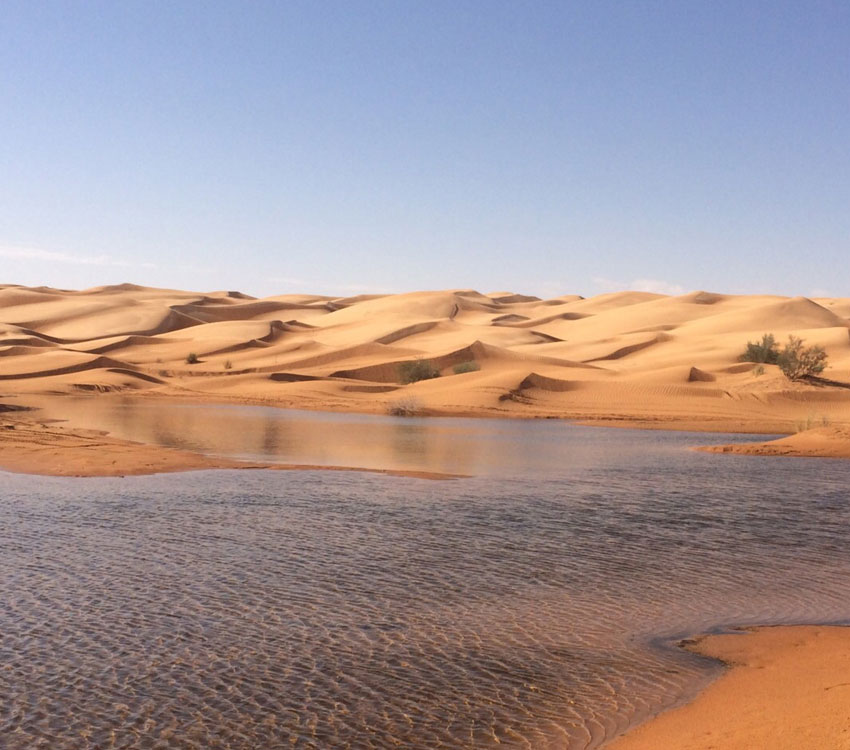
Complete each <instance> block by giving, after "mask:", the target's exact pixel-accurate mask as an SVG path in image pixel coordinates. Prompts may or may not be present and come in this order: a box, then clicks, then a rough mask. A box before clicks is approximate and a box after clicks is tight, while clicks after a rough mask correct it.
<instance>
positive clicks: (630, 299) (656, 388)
mask: <svg viewBox="0 0 850 750" xmlns="http://www.w3.org/2000/svg"><path fill="white" fill-rule="evenodd" d="M765 332H771V333H774V334H775V336H776V338H777V340H778V341H780V342H782V341H784V340H785V339H786V337H787V336H788V334H791V333H793V334H795V335H797V336H800V337H802V338H803V339H805V341H806V343H807V344H819V345H821V346H823V347H824V348H825V349H826V350H827V352H828V353H829V363H830V366H829V368H828V369H827V370H826V371H825V372H824V373H823V376H824V379H823V380H821V381H819V382H816V383H792V382H790V381H788V380H787V379H786V378H785V377H784V376H783V375H782V374H781V373H780V372H779V370H778V369H777V367H776V366H774V365H766V366H764V367H763V368H762V369H758V368H756V366H754V365H752V364H750V363H742V362H739V361H738V356H739V355H740V353H741V351H742V350H743V349H744V347H745V345H746V343H747V341H749V340H755V339H758V338H759V337H760V336H761V335H762V334H763V333H765ZM190 354H195V355H196V356H197V358H198V360H199V361H198V362H197V363H196V364H187V357H188V356H189V355H190ZM417 358H424V359H428V360H430V361H431V362H433V364H434V365H435V366H436V367H437V368H438V369H439V371H440V374H441V377H439V378H436V379H433V380H426V381H420V382H418V383H413V384H410V385H403V384H402V383H400V382H399V365H400V364H401V363H404V362H409V361H412V360H416V359H417ZM470 363H471V364H470ZM458 365H466V366H467V367H471V368H477V369H473V370H472V371H470V372H463V373H461V374H455V373H454V367H455V366H458ZM81 392H89V393H100V394H110V393H133V394H137V395H140V396H156V397H166V396H167V397H180V398H182V399H184V400H215V401H221V402H242V403H246V402H251V403H263V404H270V405H278V406H283V407H296V408H305V409H322V410H346V411H362V412H374V413H384V412H386V411H387V410H388V409H390V408H391V407H392V406H393V404H396V403H398V402H399V401H403V402H409V403H410V404H412V405H413V407H414V408H415V409H416V411H418V412H419V413H422V414H443V415H453V414H454V415H481V416H507V417H562V418H569V419H579V420H584V421H590V422H592V423H599V424H627V425H632V426H634V425H639V426H657V427H667V428H674V429H696V430H714V431H747V432H761V433H773V434H778V433H792V432H796V431H798V430H799V425H800V424H806V423H808V424H816V425H820V424H821V423H823V422H828V423H829V424H830V425H836V426H848V425H850V299H807V298H804V297H796V298H787V297H778V296H768V295H760V296H752V295H751V296H740V295H738V296H736V295H726V294H713V293H708V292H693V293H690V294H685V295H681V296H675V297H671V296H665V295H661V294H651V293H648V292H621V293H614V294H603V295H599V296H596V297H592V298H589V299H583V298H582V297H579V296H576V295H565V296H562V297H556V298H554V299H547V300H541V299H538V298H537V297H530V296H523V295H520V294H511V293H507V292H497V293H490V294H480V293H478V292H475V291H463V290H461V291H457V290H455V291H438V292H414V293H409V294H395V295H384V296H381V295H363V296H358V297H342V298H338V297H328V296H317V295H283V296H277V297H268V298H265V299H254V298H252V297H249V296H247V295H244V294H241V293H239V292H210V293H198V292H185V291H176V290H167V289H151V288H145V287H138V286H134V285H131V284H122V285H118V286H108V287H98V288H94V289H88V290H84V291H65V290H58V289H50V288H44V287H38V288H25V287H21V286H14V285H7V286H0V402H3V403H18V404H22V403H25V402H26V397H27V395H29V394H39V395H44V394H51V395H56V396H61V395H64V394H74V393H77V394H79V393H81ZM10 399H12V400H11V401H10Z"/></svg>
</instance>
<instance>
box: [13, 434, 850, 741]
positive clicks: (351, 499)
mask: <svg viewBox="0 0 850 750" xmlns="http://www.w3.org/2000/svg"><path fill="white" fill-rule="evenodd" d="M506 429H510V428H506ZM516 429H517V430H518V432H517V433H516V440H517V443H518V447H517V450H519V451H521V450H523V448H522V447H520V446H519V443H520V442H525V443H527V444H534V441H535V440H538V441H543V442H546V443H547V445H549V451H548V453H546V455H547V456H548V458H547V459H546V460H547V468H546V470H545V471H544V470H543V469H542V468H541V470H540V471H539V472H536V473H535V474H534V476H532V477H529V476H518V475H517V474H516V473H514V472H512V471H505V472H504V473H503V474H502V475H499V476H481V477H478V478H475V479H470V480H463V481H458V482H451V483H433V482H425V481H419V480H412V479H397V478H387V477H382V476H373V475H358V474H336V473H332V472H305V473H298V474H294V473H285V474H281V473H277V472H198V473H192V474H184V475H168V476H156V477H141V478H132V479H123V480H122V479H95V480H92V479H76V480H69V479H51V478H39V477H28V476H27V477H25V476H17V475H11V474H0V585H2V591H3V601H2V609H0V696H2V701H0V746H2V747H4V748H9V750H30V748H40V747H43V748H51V749H53V748H56V749H58V750H64V749H67V750H81V749H83V748H181V749H182V748H199V749H200V748H239V749H240V750H248V749H251V750H253V749H255V748H290V747H294V748H317V749H322V750H327V749H329V748H334V749H335V748H357V749H359V748H396V747H401V748H488V747H511V748H535V749H536V748H587V747H594V746H597V745H598V744H599V743H600V742H601V741H603V740H604V739H605V738H609V737H611V736H613V735H615V734H616V733H617V732H619V731H620V730H622V729H623V728H625V727H626V726H628V725H629V724H630V723H632V722H634V721H635V720H637V719H640V718H641V717H644V716H645V715H647V714H648V713H651V712H654V711H656V710H658V709H659V708H661V707H662V706H664V705H668V704H670V703H672V702H676V701H678V700H681V699H682V698H683V697H685V696H687V695H689V694H690V693H691V692H692V691H693V690H695V689H696V688H697V687H699V686H700V685H701V684H703V683H704V682H705V681H706V680H707V679H709V678H710V677H711V676H712V675H713V674H714V670H715V667H714V665H712V664H711V663H709V662H707V661H705V660H701V659H699V658H697V657H694V656H692V655H689V654H686V653H683V652H680V651H677V650H676V649H674V648H670V647H669V643H670V642H671V641H672V640H673V639H675V638H676V637H678V636H681V635H684V634H688V633H692V632H698V631H704V630H706V629H710V628H714V627H720V626H724V625H727V624H742V623H750V622H752V623H768V622H799V621H806V622H808V621H836V620H846V619H848V617H849V616H850V604H848V602H850V575H848V573H850V550H848V546H847V544H846V529H847V528H848V523H850V504H848V503H847V500H846V494H847V493H846V487H847V486H848V483H850V470H848V468H847V467H846V465H845V464H843V463H841V464H839V463H835V462H824V461H821V460H817V459H811V460H805V459H803V460H796V459H788V460H783V461H776V460H771V459H758V458H756V459H753V458H747V457H742V458H737V457H724V460H723V461H722V463H721V462H718V460H717V458H716V457H714V456H711V455H705V454H698V453H693V452H689V451H686V450H685V446H686V445H688V444H690V443H692V442H693V436H688V435H675V434H669V433H668V434H665V433H643V432H636V431H600V430H593V429H590V428H577V427H570V426H568V425H559V426H554V425H552V424H551V423H537V424H536V425H535V424H528V423H520V424H519V425H518V426H517V427H516ZM535 430H540V431H542V432H541V433H540V435H542V436H543V437H542V438H541V437H540V435H538V434H537V433H535V432H534V431H535ZM535 435H537V437H535ZM716 439H717V440H719V441H724V442H728V439H729V438H728V436H717V438H716ZM574 456H575V457H576V460H575V461H573V457H574ZM594 456H595V457H596V458H595V460H594V458H593V457H594Z"/></svg>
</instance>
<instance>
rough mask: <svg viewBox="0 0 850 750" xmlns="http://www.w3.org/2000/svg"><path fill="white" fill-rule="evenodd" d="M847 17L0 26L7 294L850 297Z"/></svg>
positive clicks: (255, 15)
mask: <svg viewBox="0 0 850 750" xmlns="http://www.w3.org/2000/svg"><path fill="white" fill-rule="evenodd" d="M848 40H850V4H848V3H846V2H843V0H842V1H838V0H836V1H835V2H818V1H817V0H807V2H800V1H799V0H798V1H796V2H783V1H782V0H774V1H772V2H758V1H753V2H745V3H741V2H727V1H725V0H716V1H713V2H704V1H703V0H700V1H699V2H697V1H694V2H690V1H688V0H679V1H678V2H649V1H643V0H631V1H629V0H625V1H624V0H620V1H619V2H607V1H606V0H593V1H592V2H591V1H587V2H568V1H567V0H560V1H559V2H549V1H548V0H537V1H536V2H530V1H523V0H511V1H509V2H507V1H502V0H421V2H413V1H412V0H411V1H407V0H395V1H393V2H389V1H387V2H383V1H381V0H371V1H368V2H367V1H362V0H344V1H339V2H337V1H332V0H304V1H301V0H278V1H276V2H262V1H259V0H258V1H256V2H236V1H235V0H231V1H229V2H221V1H215V0H206V1H205V2H193V1H192V0H181V2H177V3H175V2H165V1H162V0H146V1H145V2H132V1H130V0H122V2H114V0H109V1H108V2H98V1H97V0H87V1H86V2H73V1H71V0H64V1H63V2H40V1H39V0H27V1H25V2H18V1H17V0H5V1H4V2H3V3H2V4H0V97H1V98H0V105H2V106H0V176H2V179H0V283H22V284H48V285H52V286H62V287H68V288H83V287H87V286H92V285H96V284H103V283H114V282H119V281H132V282H136V283H141V284H150V285H155V286H173V287H179V288H190V289H209V290H211V289H223V288H227V289H241V290H242V291H246V292H249V293H252V294H257V295H267V294H274V293H286V292H319V293H329V294H354V293H360V292H364V291H368V292H371V291H407V290H413V289H436V288H450V287H465V288H466V287H472V288H476V289H478V290H480V291H485V292H486V291H495V290H507V289H509V290H514V291H520V292H525V293H533V294H539V295H542V296H550V295H555V294H565V293H578V294H584V295H592V294H596V293H599V292H601V291H609V290H612V289H619V288H644V289H651V290H658V291H671V292H677V291H689V290H692V289H711V290H713V291H725V292H761V291H768V292H777V293H783V294H804V295H816V294H832V295H841V296H845V295H850V284H849V283H848V282H850V274H848V272H847V260H848V258H850V148H848V144H850V43H848Z"/></svg>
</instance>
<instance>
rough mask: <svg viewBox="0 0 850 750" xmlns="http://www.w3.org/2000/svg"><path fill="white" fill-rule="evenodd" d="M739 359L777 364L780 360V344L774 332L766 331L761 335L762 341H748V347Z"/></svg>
mask: <svg viewBox="0 0 850 750" xmlns="http://www.w3.org/2000/svg"><path fill="white" fill-rule="evenodd" d="M738 359H739V360H740V361H741V362H759V363H762V364H767V365H775V364H776V363H777V361H778V360H779V345H778V344H777V343H776V339H775V338H774V337H773V334H772V333H766V334H764V336H762V337H761V341H748V342H747V348H746V349H745V350H744V353H743V354H742V355H741V356H740V357H738Z"/></svg>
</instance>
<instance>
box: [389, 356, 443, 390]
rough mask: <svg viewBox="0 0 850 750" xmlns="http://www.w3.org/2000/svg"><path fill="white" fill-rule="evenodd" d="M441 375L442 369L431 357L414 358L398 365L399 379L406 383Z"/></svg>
mask: <svg viewBox="0 0 850 750" xmlns="http://www.w3.org/2000/svg"><path fill="white" fill-rule="evenodd" d="M438 377H440V371H439V370H438V369H437V368H436V366H435V365H434V363H433V362H432V361H431V360H430V359H414V360H412V361H410V362H402V363H401V364H400V365H399V366H398V379H399V380H400V381H401V382H402V383H404V384H408V383H416V382H418V381H420V380H430V379H431V378H438Z"/></svg>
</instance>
